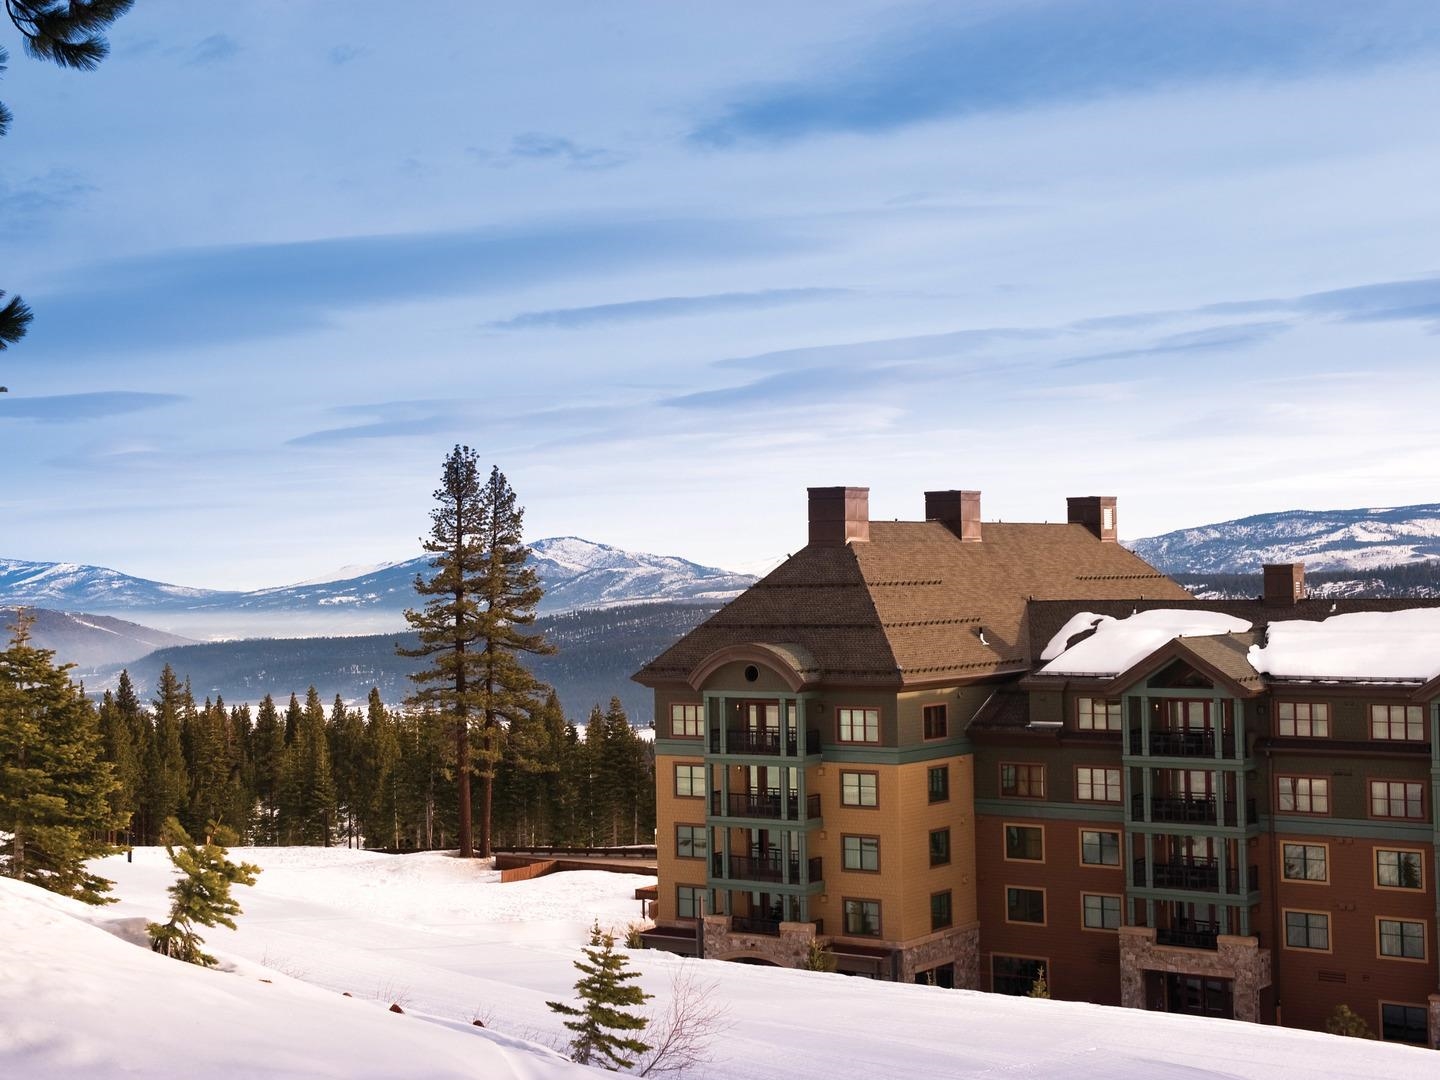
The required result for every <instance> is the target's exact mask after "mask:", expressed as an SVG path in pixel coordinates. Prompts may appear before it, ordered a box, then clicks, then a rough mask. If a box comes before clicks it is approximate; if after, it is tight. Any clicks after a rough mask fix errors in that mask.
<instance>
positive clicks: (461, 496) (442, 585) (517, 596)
mask: <svg viewBox="0 0 1440 1080" xmlns="http://www.w3.org/2000/svg"><path fill="white" fill-rule="evenodd" d="M435 502H436V504H437V505H436V506H435V508H434V509H433V510H432V511H431V512H430V524H431V528H430V537H429V539H428V540H425V541H424V547H425V550H426V552H428V553H429V554H430V555H431V556H433V558H432V559H431V560H430V566H431V567H432V568H433V569H434V571H435V574H434V575H433V576H432V577H431V578H429V580H426V579H425V578H424V577H423V576H421V575H417V576H416V578H415V591H416V592H417V593H418V594H419V595H421V596H423V597H428V599H427V600H426V602H425V606H424V608H423V609H422V610H419V611H414V610H411V611H406V612H405V618H406V619H407V620H408V621H409V623H410V625H411V626H412V627H414V628H415V630H416V631H417V632H418V635H419V638H420V644H419V646H418V647H417V648H415V649H401V650H399V652H400V654H401V655H402V656H420V657H427V658H429V659H430V661H431V663H430V666H429V667H427V668H425V669H424V670H422V671H419V672H416V673H415V674H413V675H412V676H411V678H412V679H413V680H414V681H415V682H416V683H417V684H418V687H419V689H417V690H416V691H415V693H414V694H413V695H412V696H411V698H410V699H409V700H410V702H411V703H412V704H417V705H421V706H432V707H434V708H435V709H437V710H438V711H439V712H441V713H442V714H443V715H444V717H445V719H446V720H447V721H448V722H449V724H450V727H451V733H452V736H453V740H454V748H455V749H454V770H455V780H456V796H457V803H458V812H459V823H458V824H459V837H458V840H459V847H460V856H461V858H469V857H471V856H472V855H473V854H474V853H475V843H474V834H473V810H472V806H471V784H470V779H471V775H472V773H473V772H474V771H476V770H475V764H474V760H473V759H474V758H476V757H478V759H479V773H480V777H481V783H482V785H483V787H482V793H481V799H480V843H479V848H480V855H481V857H482V858H485V857H488V856H489V855H490V841H491V836H490V832H491V807H492V804H493V801H494V779H495V766H496V762H497V761H498V760H499V758H500V752H501V750H500V747H501V736H502V734H503V728H504V725H505V724H506V723H507V722H508V721H509V720H511V719H513V718H514V717H515V716H517V715H519V714H520V713H521V712H522V711H523V710H524V709H526V708H528V707H530V705H531V704H532V703H533V699H534V697H535V695H536V693H537V692H538V690H539V689H540V684H539V683H537V682H536V681H535V679H534V677H533V676H532V675H531V674H530V673H529V671H527V670H526V669H525V668H524V667H523V666H522V665H521V663H520V661H519V659H518V656H519V654H521V653H527V652H528V653H540V652H548V651H551V650H550V647H549V646H548V645H547V644H546V643H545V641H544V638H543V637H542V636H541V635H539V634H526V633H525V632H524V631H523V628H524V627H525V626H527V625H529V624H530V623H532V622H533V621H534V619H535V614H534V609H535V605H536V604H538V603H539V602H540V597H541V595H542V592H541V589H540V583H539V579H538V577H537V576H536V574H535V571H534V569H533V568H532V567H529V566H526V565H525V563H526V558H527V556H528V555H529V551H528V549H526V547H525V546H524V543H523V542H522V540H521V523H522V519H523V514H524V512H523V511H522V510H521V509H520V508H519V507H517V506H516V505H515V493H514V492H513V491H512V490H511V489H510V485H509V483H508V482H507V481H506V480H505V477H504V475H503V474H502V473H501V472H500V470H499V469H491V472H490V479H489V481H488V482H487V483H485V484H481V482H480V474H479V469H478V466H477V464H476V455H475V451H474V450H472V449H470V447H468V446H457V447H455V449H454V450H452V451H451V452H450V454H449V455H447V456H446V458H445V463H444V466H443V468H442V470H441V485H440V487H439V488H437V489H436V490H435ZM476 724H478V727H479V730H478V733H476V732H473V726H474V725H476ZM472 734H478V736H479V738H478V744H479V745H478V752H477V748H476V747H474V746H472Z"/></svg>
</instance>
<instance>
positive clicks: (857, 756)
mask: <svg viewBox="0 0 1440 1080" xmlns="http://www.w3.org/2000/svg"><path fill="white" fill-rule="evenodd" d="M974 752H975V748H974V747H973V746H972V745H971V744H970V740H969V739H949V740H947V741H946V742H944V743H926V744H925V745H923V746H900V747H896V746H866V747H863V748H861V747H852V746H843V747H842V746H827V747H825V755H824V761H823V762H822V764H825V765H828V764H830V763H831V762H834V763H835V764H837V765H913V764H915V763H916V762H920V761H939V760H941V759H942V758H957V757H966V756H968V755H971V754H973V753H974Z"/></svg>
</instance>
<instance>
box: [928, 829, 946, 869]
mask: <svg viewBox="0 0 1440 1080" xmlns="http://www.w3.org/2000/svg"><path fill="white" fill-rule="evenodd" d="M930 865H931V866H948V865H950V830H949V829H931V830H930Z"/></svg>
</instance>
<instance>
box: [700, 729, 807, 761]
mask: <svg viewBox="0 0 1440 1080" xmlns="http://www.w3.org/2000/svg"><path fill="white" fill-rule="evenodd" d="M720 752H721V750H720V729H719V728H711V729H710V753H712V754H718V753H720ZM724 752H725V753H726V754H750V755H760V756H764V757H780V756H784V757H797V756H799V754H800V741H799V738H798V736H797V733H796V732H794V731H787V732H784V733H781V732H780V731H778V730H772V729H770V728H727V729H726V730H725V751H724ZM819 752H820V732H819V731H818V730H816V729H814V728H812V729H811V730H809V731H807V732H806V733H805V753H807V754H818V753H819Z"/></svg>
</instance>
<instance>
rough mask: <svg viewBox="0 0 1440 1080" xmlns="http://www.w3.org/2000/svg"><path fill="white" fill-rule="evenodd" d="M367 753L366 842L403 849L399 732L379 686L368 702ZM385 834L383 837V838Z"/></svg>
mask: <svg viewBox="0 0 1440 1080" xmlns="http://www.w3.org/2000/svg"><path fill="white" fill-rule="evenodd" d="M363 742H364V746H363V749H364V757H363V763H362V773H361V781H360V790H361V797H362V801H361V829H362V831H363V833H364V835H365V841H366V843H367V844H374V843H375V842H377V841H380V842H382V843H383V844H384V845H385V846H388V847H389V848H390V849H391V850H393V851H398V850H399V849H400V732H399V725H398V724H397V722H396V718H395V717H394V716H392V715H391V714H390V712H389V710H387V709H386V708H385V703H384V701H382V700H381V698H380V690H379V688H378V687H374V686H372V687H371V688H370V697H369V699H368V700H367V701H366V704H365V731H364V737H363ZM382 838H383V839H382Z"/></svg>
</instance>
